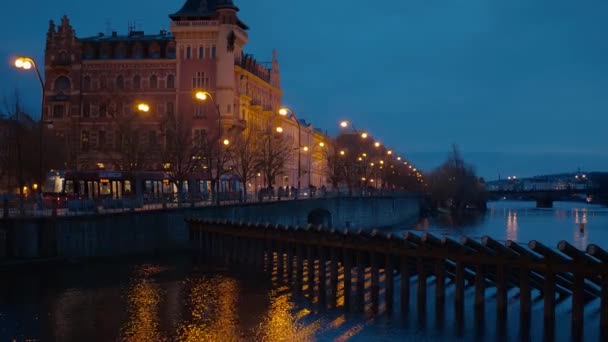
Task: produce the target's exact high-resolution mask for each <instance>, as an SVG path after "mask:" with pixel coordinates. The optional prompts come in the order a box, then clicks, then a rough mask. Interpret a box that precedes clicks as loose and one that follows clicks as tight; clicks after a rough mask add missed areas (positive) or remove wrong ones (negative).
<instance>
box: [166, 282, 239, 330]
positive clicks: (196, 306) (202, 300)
mask: <svg viewBox="0 0 608 342" xmlns="http://www.w3.org/2000/svg"><path fill="white" fill-rule="evenodd" d="M186 287H187V288H189V290H188V291H189V294H188V297H187V303H186V307H187V308H189V309H190V313H189V316H190V317H189V319H186V320H185V322H184V323H182V324H181V325H180V327H179V328H178V338H177V340H178V341H237V340H239V339H240V337H241V336H240V335H241V334H240V333H239V331H238V329H237V326H238V320H237V313H236V310H237V300H238V286H237V282H236V280H235V279H232V278H228V277H224V276H219V277H214V278H207V277H203V278H194V279H189V280H188V284H187V286H186Z"/></svg>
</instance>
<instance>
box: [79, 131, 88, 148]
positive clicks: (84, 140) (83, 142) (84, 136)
mask: <svg viewBox="0 0 608 342" xmlns="http://www.w3.org/2000/svg"><path fill="white" fill-rule="evenodd" d="M80 149H82V150H83V151H88V150H89V131H82V132H81V133H80Z"/></svg>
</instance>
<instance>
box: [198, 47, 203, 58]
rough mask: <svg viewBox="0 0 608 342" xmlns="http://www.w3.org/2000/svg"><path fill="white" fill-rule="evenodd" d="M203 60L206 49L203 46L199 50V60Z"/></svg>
mask: <svg viewBox="0 0 608 342" xmlns="http://www.w3.org/2000/svg"><path fill="white" fill-rule="evenodd" d="M203 58H205V48H204V47H202V46H201V47H199V48H198V59H203Z"/></svg>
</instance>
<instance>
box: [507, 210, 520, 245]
mask: <svg viewBox="0 0 608 342" xmlns="http://www.w3.org/2000/svg"><path fill="white" fill-rule="evenodd" d="M518 229H519V225H518V224H517V211H515V210H509V213H508V214H507V240H513V241H517V230H518Z"/></svg>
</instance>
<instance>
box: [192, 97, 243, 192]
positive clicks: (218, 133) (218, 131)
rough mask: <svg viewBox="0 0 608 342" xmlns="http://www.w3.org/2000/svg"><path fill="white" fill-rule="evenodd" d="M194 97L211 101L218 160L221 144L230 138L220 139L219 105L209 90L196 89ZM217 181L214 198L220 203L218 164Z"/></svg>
mask: <svg viewBox="0 0 608 342" xmlns="http://www.w3.org/2000/svg"><path fill="white" fill-rule="evenodd" d="M194 99H195V100H197V101H199V102H205V101H207V100H209V99H210V100H211V103H213V106H214V107H215V112H216V114H217V136H218V142H219V146H218V161H219V159H220V157H219V156H220V150H221V146H222V144H223V145H224V146H228V145H230V140H228V139H224V140H223V141H222V114H221V112H220V107H219V105H218V104H217V103H216V102H215V99H214V98H213V95H211V93H210V92H208V91H204V90H198V91H196V92H195V93H194ZM217 173H218V174H217V182H216V194H217V199H216V203H217V204H219V203H220V194H219V192H220V175H219V173H220V170H219V166H218V170H217ZM243 186H246V184H243Z"/></svg>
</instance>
